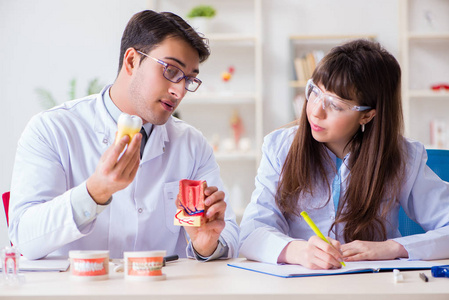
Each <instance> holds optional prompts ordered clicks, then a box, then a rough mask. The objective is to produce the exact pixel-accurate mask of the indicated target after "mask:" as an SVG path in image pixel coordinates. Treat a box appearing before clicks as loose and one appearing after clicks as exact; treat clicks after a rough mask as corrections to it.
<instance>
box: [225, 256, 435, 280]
mask: <svg viewBox="0 0 449 300" xmlns="http://www.w3.org/2000/svg"><path fill="white" fill-rule="evenodd" d="M345 264H346V267H342V268H341V269H334V270H310V269H307V268H305V267H302V266H298V265H274V264H267V263H261V262H254V261H249V260H244V261H242V262H238V263H230V264H228V266H231V267H235V268H240V269H244V270H249V271H254V272H259V273H263V274H268V275H273V276H278V277H285V278H288V277H306V276H324V275H338V274H352V273H362V272H365V273H366V272H379V271H388V270H393V269H399V270H423V269H430V268H431V267H433V266H435V265H440V264H439V263H437V261H421V260H399V259H397V260H380V261H358V262H345Z"/></svg>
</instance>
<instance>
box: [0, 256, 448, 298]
mask: <svg viewBox="0 0 449 300" xmlns="http://www.w3.org/2000/svg"><path fill="white" fill-rule="evenodd" d="M241 260H242V259H241V258H239V259H236V260H232V261H234V262H236V261H241ZM229 262H230V261H229V260H227V261H214V262H207V263H201V262H196V261H194V260H187V259H181V260H179V261H175V262H170V263H168V264H167V266H166V267H164V268H163V273H165V274H166V275H167V279H166V280H165V281H152V282H133V281H126V280H125V279H124V276H123V273H115V272H113V271H112V272H110V278H109V279H108V280H103V281H89V282H85V281H84V282H82V281H76V280H73V279H72V278H71V275H70V272H69V271H68V272H61V273H57V272H35V273H33V272H30V273H25V277H26V282H25V283H24V284H22V285H21V286H19V287H10V286H3V287H1V288H0V299H14V300H20V299H35V300H38V299H46V300H47V299H78V300H79V299H106V298H107V299H176V300H189V299H195V300H200V299H207V300H219V299H232V300H237V299H257V300H264V299H270V300H271V299H276V300H277V299H295V300H298V299H307V300H310V299H332V300H338V299H345V300H347V299H358V300H362V299H363V300H366V299H376V300H379V299H404V300H405V299H407V300H413V299H425V300H432V299H446V300H447V299H449V278H433V277H432V276H431V274H430V270H426V271H424V273H425V274H426V275H427V276H428V277H429V282H424V281H422V280H421V279H420V278H419V273H420V272H422V271H402V272H401V273H402V274H403V276H404V281H403V282H400V283H394V280H393V274H392V272H381V273H362V274H348V275H335V276H319V277H302V278H279V277H275V276H270V275H265V274H260V273H256V272H251V271H246V270H242V269H238V268H233V267H229V266H227V263H229ZM436 264H449V260H444V261H438V263H436Z"/></svg>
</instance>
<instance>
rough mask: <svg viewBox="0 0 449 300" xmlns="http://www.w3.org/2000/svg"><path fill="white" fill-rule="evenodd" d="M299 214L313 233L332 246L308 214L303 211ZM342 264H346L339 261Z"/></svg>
mask: <svg viewBox="0 0 449 300" xmlns="http://www.w3.org/2000/svg"><path fill="white" fill-rule="evenodd" d="M301 216H302V217H303V218H304V220H305V221H306V223H307V224H308V225H309V226H310V228H312V230H313V232H315V234H316V235H317V236H318V237H320V238H321V239H322V240H323V241H325V242H326V243H328V244H329V245H331V246H332V244H331V243H330V242H329V241H328V240H327V238H326V237H325V236H324V235H323V234H322V233H321V231H320V230H319V229H318V227H317V226H316V225H315V223H313V221H312V219H311V218H310V217H309V215H308V214H307V213H306V212H305V211H303V212H301ZM340 263H341V264H342V266H344V267H346V264H345V262H344V261H341V262H340Z"/></svg>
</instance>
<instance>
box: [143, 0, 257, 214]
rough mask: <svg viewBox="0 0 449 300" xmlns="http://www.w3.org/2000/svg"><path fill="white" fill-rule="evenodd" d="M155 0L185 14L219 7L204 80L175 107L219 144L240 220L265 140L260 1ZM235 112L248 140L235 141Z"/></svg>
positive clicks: (217, 152) (160, 6)
mask: <svg viewBox="0 0 449 300" xmlns="http://www.w3.org/2000/svg"><path fill="white" fill-rule="evenodd" d="M151 4H152V5H151V7H150V9H154V10H156V11H171V12H173V13H176V14H178V15H179V16H181V17H183V18H185V17H186V15H187V13H188V11H189V10H190V9H191V8H192V7H194V6H196V5H199V4H201V5H211V6H213V7H214V8H215V9H216V11H217V14H216V16H215V17H214V18H213V19H212V20H211V24H209V26H208V27H209V29H208V31H207V32H204V35H205V37H206V38H207V39H208V40H209V46H210V49H211V56H210V57H209V59H208V60H207V61H206V62H204V63H203V64H201V66H200V74H199V76H198V77H199V78H201V80H202V81H203V84H202V85H201V87H200V89H199V90H198V91H197V92H195V93H188V94H187V95H186V97H185V98H184V99H183V101H182V103H181V104H180V106H179V107H178V109H177V111H178V112H179V115H180V118H181V119H183V120H185V121H186V122H187V123H189V124H191V125H193V126H195V127H196V128H198V129H199V130H200V131H201V132H202V133H203V135H204V136H205V137H206V138H207V139H208V141H209V142H210V143H211V145H213V146H214V148H216V150H215V157H216V160H217V162H218V164H219V166H220V171H221V176H222V179H223V181H224V184H225V188H226V192H227V195H229V201H230V203H231V205H232V207H233V209H234V211H235V213H236V215H237V220H238V221H239V220H240V218H241V216H242V215H243V211H244V209H245V207H246V205H247V204H248V203H249V201H250V199H251V193H252V192H253V190H254V178H255V176H256V173H257V167H258V165H259V160H260V156H261V151H260V149H261V146H262V140H263V129H262V122H263V114H262V105H263V103H262V1H261V0H243V1H242V0H229V1H220V0H202V1H199V0H191V1H182V0H159V1H157V0H153V1H152V2H151ZM189 22H190V21H189ZM191 25H192V27H194V28H195V25H194V24H193V23H191ZM198 31H199V32H201V28H199V29H198ZM230 66H232V67H234V68H235V72H234V74H232V77H231V79H230V80H229V82H224V81H223V80H222V75H221V74H222V72H224V71H226V70H228V69H229V67H230ZM236 112H237V113H238V115H239V116H240V119H241V121H242V122H243V127H244V130H243V133H242V138H241V142H244V143H243V144H242V143H239V145H235V143H234V145H232V141H234V139H233V131H232V128H231V120H232V118H233V115H234V114H235V113H236Z"/></svg>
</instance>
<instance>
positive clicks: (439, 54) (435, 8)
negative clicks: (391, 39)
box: [400, 0, 449, 148]
mask: <svg viewBox="0 0 449 300" xmlns="http://www.w3.org/2000/svg"><path fill="white" fill-rule="evenodd" d="M448 16H449V1H441V0H426V1H420V0H400V39H401V40H400V49H401V67H402V74H403V75H402V76H403V77H402V97H403V106H404V119H405V133H406V136H407V137H410V138H412V139H415V140H418V141H420V142H422V143H424V144H425V145H426V146H427V147H430V148H448V147H449V134H448V130H449V17H448Z"/></svg>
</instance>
